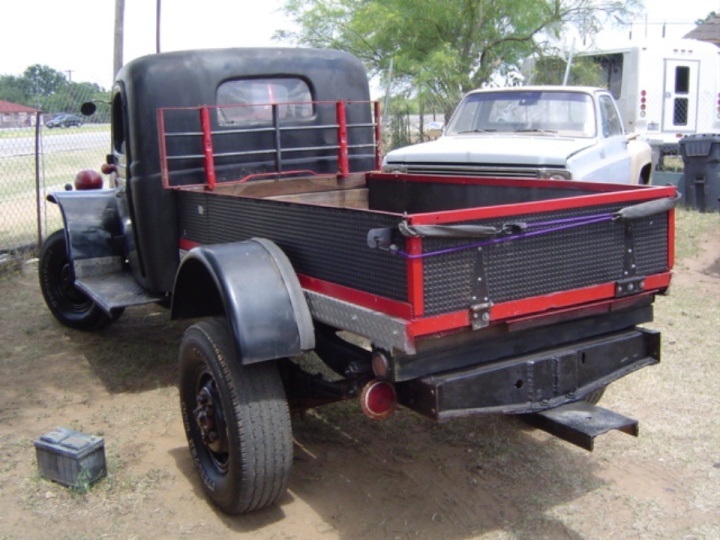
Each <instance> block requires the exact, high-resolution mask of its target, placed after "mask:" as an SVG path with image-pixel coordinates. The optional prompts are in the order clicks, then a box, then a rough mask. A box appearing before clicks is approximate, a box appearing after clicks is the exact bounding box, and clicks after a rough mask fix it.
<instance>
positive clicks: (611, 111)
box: [600, 96, 623, 137]
mask: <svg viewBox="0 0 720 540" xmlns="http://www.w3.org/2000/svg"><path fill="white" fill-rule="evenodd" d="M600 118H601V121H602V130H603V136H605V137H613V136H615V135H622V134H623V128H622V120H621V119H620V115H619V114H618V112H617V108H616V107H615V103H613V101H612V99H611V98H610V97H609V96H600Z"/></svg>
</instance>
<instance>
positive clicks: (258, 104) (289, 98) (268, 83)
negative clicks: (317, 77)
mask: <svg viewBox="0 0 720 540" xmlns="http://www.w3.org/2000/svg"><path fill="white" fill-rule="evenodd" d="M216 102H217V104H218V109H217V116H218V123H219V124H220V125H221V126H250V125H263V124H270V123H272V105H274V104H279V105H280V107H278V114H279V116H280V120H285V119H302V118H311V117H312V116H313V114H314V110H313V104H312V103H311V102H312V94H311V92H310V87H309V86H308V84H307V83H306V82H305V81H304V80H302V79H300V78H297V77H282V78H265V79H237V80H232V81H225V82H224V83H222V84H221V85H220V86H219V87H218V90H217V101H216Z"/></svg>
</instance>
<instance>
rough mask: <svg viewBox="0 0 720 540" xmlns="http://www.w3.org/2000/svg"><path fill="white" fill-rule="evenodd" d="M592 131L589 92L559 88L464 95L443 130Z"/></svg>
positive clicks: (588, 134) (587, 134) (581, 134)
mask: <svg viewBox="0 0 720 540" xmlns="http://www.w3.org/2000/svg"><path fill="white" fill-rule="evenodd" d="M595 131H596V122H595V111H594V109H593V101H592V98H591V97H590V96H589V95H586V94H581V93H578V92H562V91H559V92H555V91H526V92H525V91H498V92H478V93H475V94H469V95H468V96H466V97H465V99H464V100H463V101H462V103H461V104H460V105H459V107H458V109H457V111H456V112H455V114H454V115H453V117H452V119H451V121H450V124H449V125H448V129H447V132H446V133H447V134H448V135H458V134H461V133H483V132H504V133H508V132H510V133H533V134H534V133H541V134H548V135H555V134H557V135H562V136H569V137H594V136H595Z"/></svg>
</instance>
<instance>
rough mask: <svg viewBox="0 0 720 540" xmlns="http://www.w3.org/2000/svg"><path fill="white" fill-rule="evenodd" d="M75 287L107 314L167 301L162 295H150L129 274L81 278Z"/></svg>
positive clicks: (116, 273)
mask: <svg viewBox="0 0 720 540" xmlns="http://www.w3.org/2000/svg"><path fill="white" fill-rule="evenodd" d="M75 286H76V287H77V288H78V289H80V290H81V291H83V292H84V293H85V294H87V295H88V296H89V297H90V298H92V300H93V301H94V302H95V303H96V304H97V305H99V306H100V307H101V308H102V309H103V310H105V311H106V312H107V313H110V312H111V311H112V310H115V309H118V308H124V307H129V306H139V305H143V304H151V303H154V302H161V301H163V300H165V299H166V297H164V296H162V295H155V294H149V293H148V292H147V291H146V290H145V289H143V287H142V286H140V284H139V283H138V282H137V281H135V279H134V278H133V277H132V275H131V274H130V273H128V272H114V273H111V274H99V275H94V276H85V277H81V278H78V279H76V280H75Z"/></svg>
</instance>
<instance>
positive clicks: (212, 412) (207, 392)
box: [193, 380, 227, 454]
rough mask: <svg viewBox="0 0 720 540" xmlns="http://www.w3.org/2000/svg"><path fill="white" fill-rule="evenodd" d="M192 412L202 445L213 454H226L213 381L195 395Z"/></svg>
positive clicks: (222, 422)
mask: <svg viewBox="0 0 720 540" xmlns="http://www.w3.org/2000/svg"><path fill="white" fill-rule="evenodd" d="M196 399H197V407H196V408H195V410H194V411H193V414H194V416H195V422H196V423H197V426H198V428H199V429H200V436H201V437H202V441H203V444H204V445H205V446H206V447H207V448H208V449H210V450H211V451H212V452H213V453H215V454H224V453H227V435H226V432H225V419H224V417H223V414H222V407H221V406H220V399H219V396H218V394H217V390H216V389H215V387H214V384H213V381H212V380H210V381H208V382H206V383H205V384H204V385H203V386H202V387H201V388H200V390H199V392H198V395H197V398H196Z"/></svg>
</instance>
